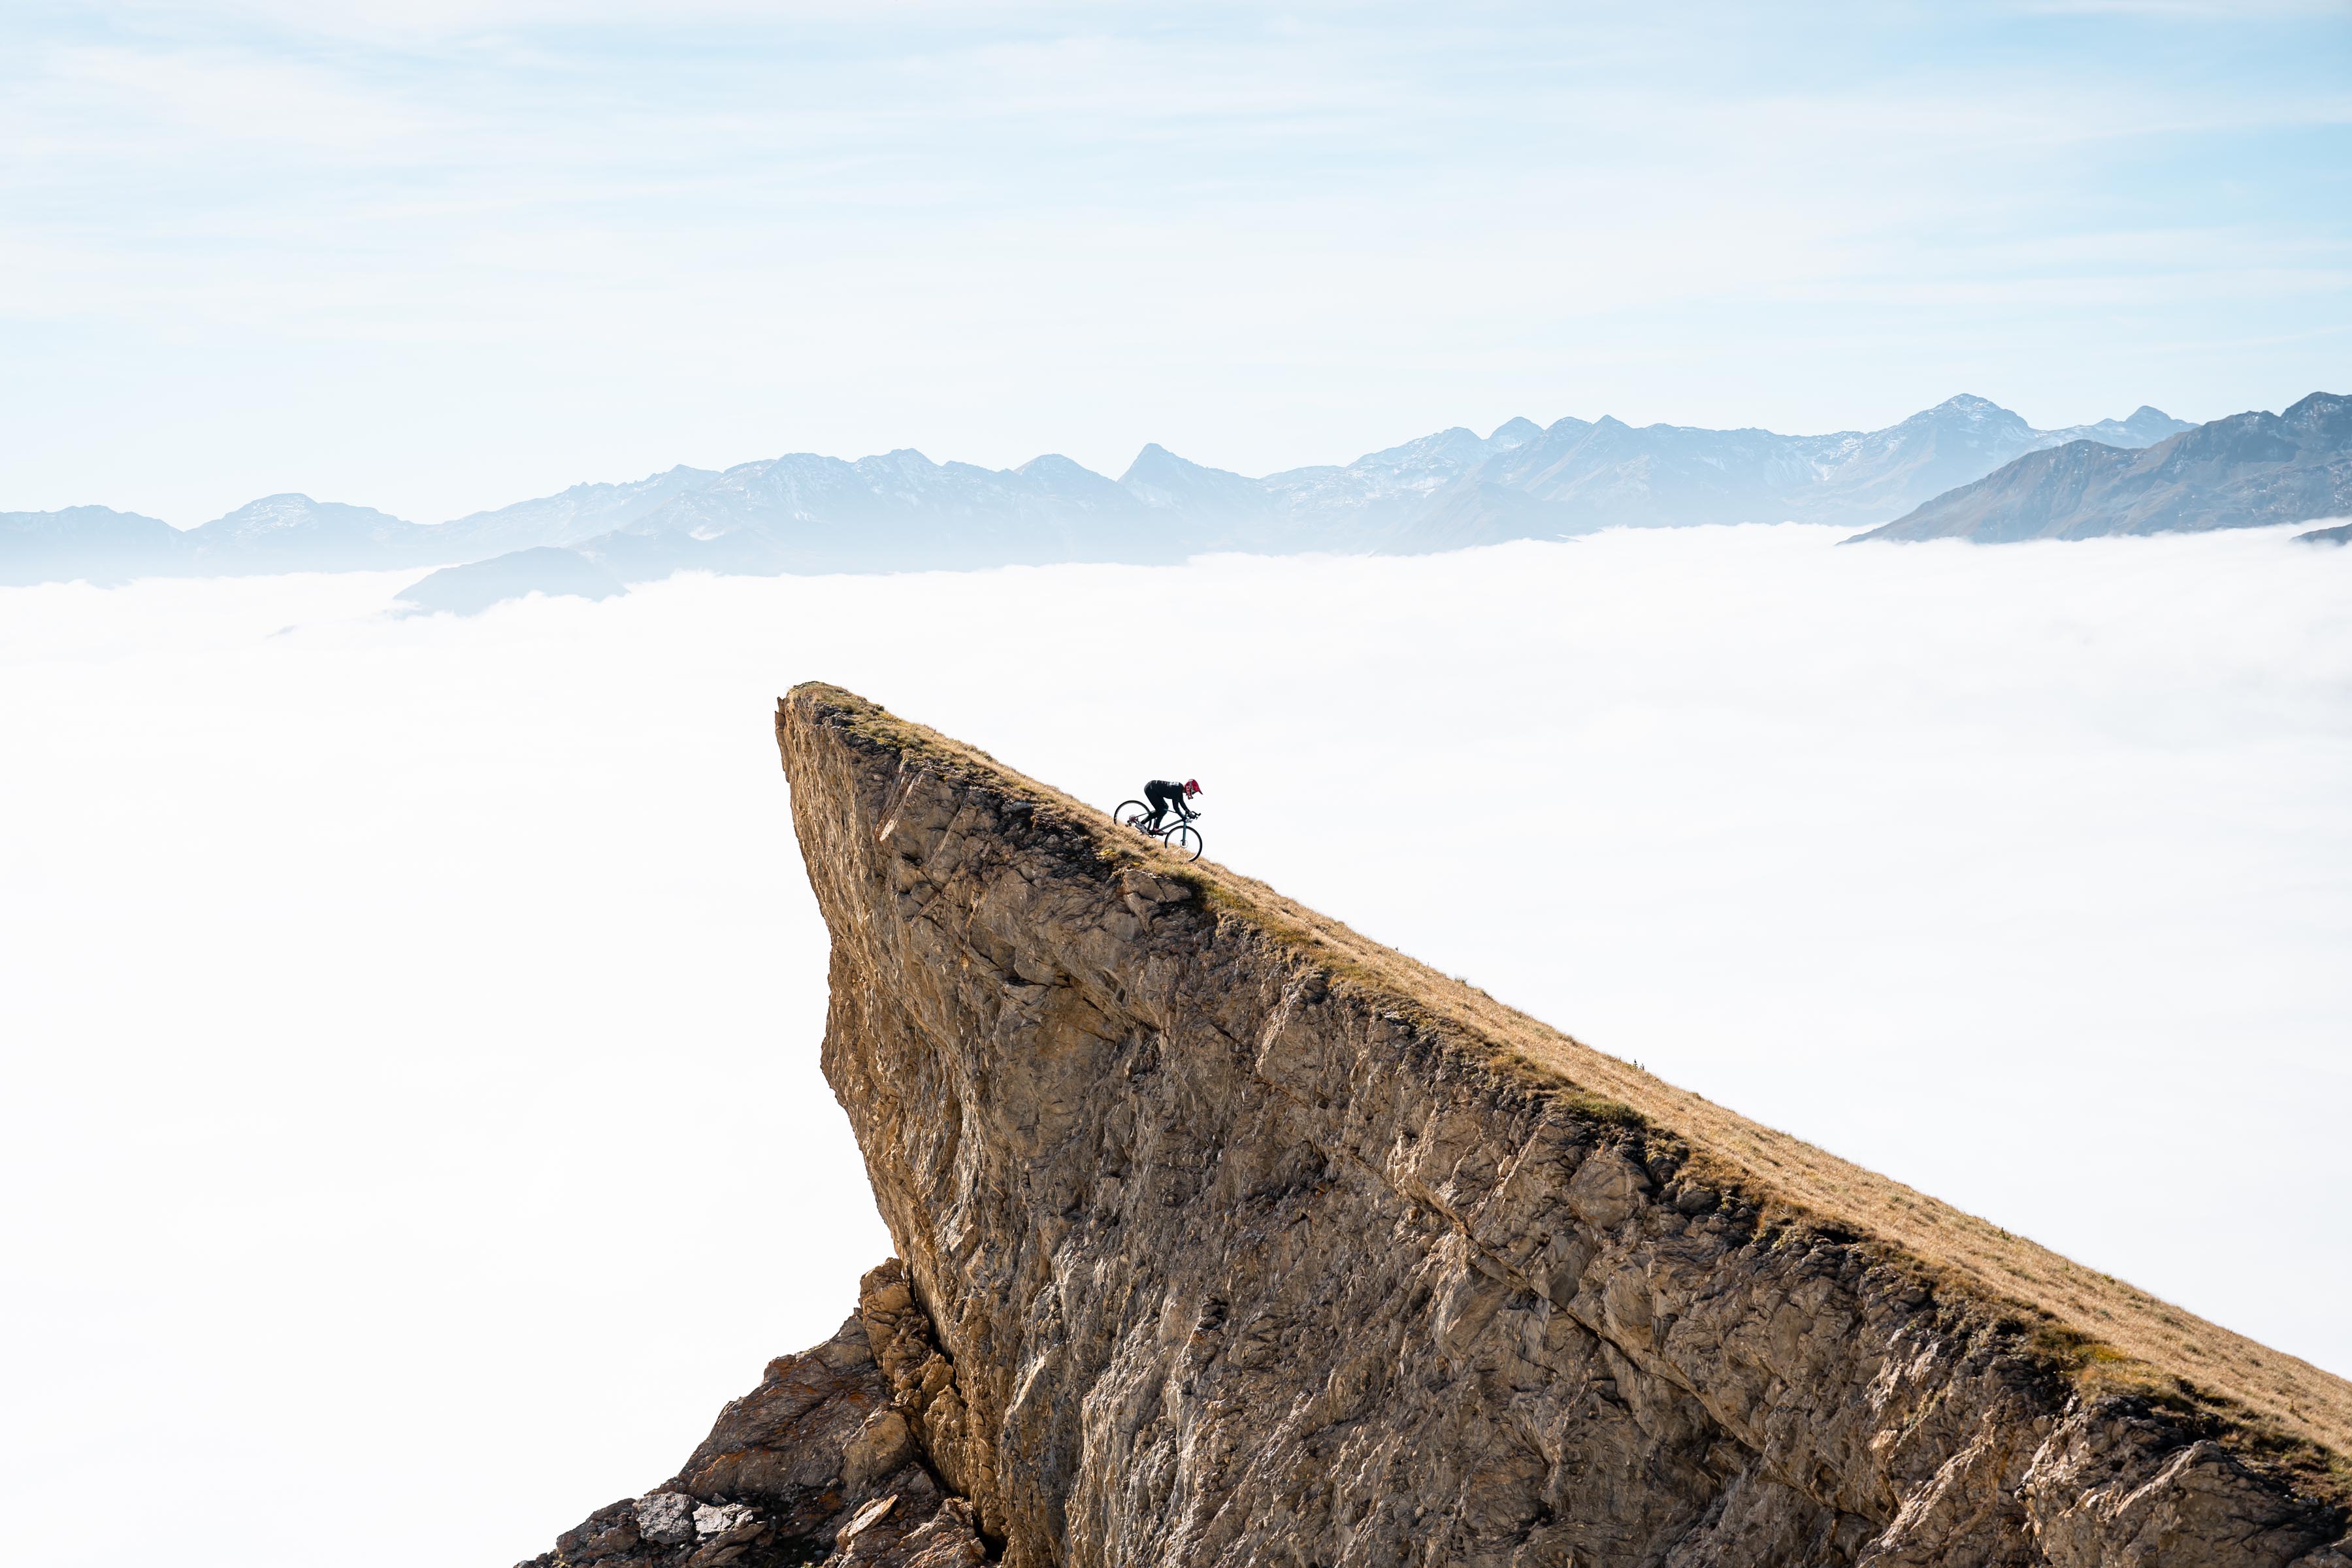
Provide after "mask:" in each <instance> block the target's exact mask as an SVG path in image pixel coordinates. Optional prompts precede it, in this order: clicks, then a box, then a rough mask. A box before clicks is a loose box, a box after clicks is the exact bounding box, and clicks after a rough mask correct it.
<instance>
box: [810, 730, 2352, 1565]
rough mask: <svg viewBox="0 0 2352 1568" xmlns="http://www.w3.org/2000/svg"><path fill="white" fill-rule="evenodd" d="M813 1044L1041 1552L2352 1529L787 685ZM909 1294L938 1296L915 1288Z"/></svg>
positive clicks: (1470, 1551) (1088, 839)
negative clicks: (805, 885) (822, 932)
mask: <svg viewBox="0 0 2352 1568" xmlns="http://www.w3.org/2000/svg"><path fill="white" fill-rule="evenodd" d="M777 728H778V737H779V742H780V744H781V745H782V752H783V758H784V765H785V770H786V772H787V773H788V774H789V776H790V779H791V784H792V793H793V814H794V819H795V823H796V826H797V828H798V831H799V836H800V841H801V845H802V848H803V855H804V857H805V859H806V862H807V866H808V869H809V875H810V878H811V880H812V882H813V883H814V888H815V890H816V895H817V899H818V901H819V903H820V905H821V906H822V908H823V910H824V917H825V920H826V922H827V924H828V926H829V928H830V930H831V933H832V939H833V959H832V989H833V1000H832V1011H831V1016H830V1018H829V1021H828V1025H827V1029H826V1036H825V1043H824V1070H825V1073H826V1075H827V1077H828V1079H830V1080H831V1082H832V1084H833V1086H834V1089H835V1092H836V1094H837V1095H838V1096H839V1098H840V1100H841V1101H842V1104H843V1105H844V1107H845V1109H846V1110H847V1111H848V1113H849V1116H850V1119H851V1121H852V1122H853V1124H854V1126H855V1129H856V1135H857V1139H858V1142H859V1144H860V1146H861V1148H862V1149H863V1151H864V1153H865V1158H866V1166H867V1169H868V1172H869V1173H870V1175H871V1177H872V1180H873V1184H874V1188H875V1194H876V1197H877V1202H878V1203H879V1205H880V1207H881V1210H882V1213H883V1215H884V1217H885V1219H886V1220H887V1223H888V1225H889V1227H890V1230H891V1233H892V1235H893V1237H894V1238H895V1239H896V1241H897V1244H898V1251H899V1253H900V1254H901V1256H902V1257H903V1258H905V1259H906V1260H907V1264H908V1271H909V1276H910V1281H911V1284H912V1287H913V1296H914V1297H915V1298H917V1299H919V1302H920V1305H921V1307H922V1308H924V1309H927V1310H928V1315H929V1320H930V1322H931V1324H932V1325H933V1326H934V1328H935V1330H936V1333H937V1337H938V1341H939V1343H940V1346H941V1347H942V1349H943V1351H944V1352H945V1355H946V1357H947V1358H949V1359H950V1360H951V1361H952V1363H953V1375H952V1378H951V1379H950V1380H946V1381H945V1382H943V1383H942V1388H941V1392H940V1394H936V1395H934V1396H933V1397H932V1398H931V1400H930V1402H929V1404H928V1405H925V1407H924V1408H923V1409H922V1410H921V1411H920V1412H919V1413H917V1414H916V1415H915V1416H914V1418H913V1421H912V1427H913V1430H914V1433H915V1436H916V1440H917V1442H918V1444H919V1446H920V1447H922V1449H923V1451H924V1452H925V1453H926V1454H927V1455H929V1457H930V1458H931V1460H932V1463H933V1464H934V1466H935V1467H936V1468H937V1470H938V1472H939V1474H940V1476H941V1478H942V1479H945V1480H946V1481H947V1482H948V1483H949V1485H950V1487H951V1488H952V1489H954V1490H956V1491H957V1492H959V1493H961V1495H963V1496H966V1497H968V1498H969V1499H970V1500H971V1503H972V1505H973V1507H974V1509H975V1510H976V1513H977V1517H978V1520H979V1523H980V1527H981V1530H982V1533H983V1535H984V1536H986V1537H987V1538H988V1539H989V1540H990V1541H991V1542H999V1543H1001V1545H1002V1550H1003V1560H1004V1561H1005V1562H1006V1563H1011V1564H1015V1565H1018V1568H1043V1565H1045V1564H1048V1563H1056V1564H1072V1565H1087V1568H1094V1565H1098V1564H1099V1565H1104V1568H1108V1565H1112V1564H1120V1565H1125V1564H1140V1563H1182V1564H1187V1565H1191V1568H1205V1565H1208V1564H1232V1565H1239V1564H1283V1565H1305V1564H1317V1565H1322V1568H1338V1565H1342V1564H1363V1565H1366V1568H1370V1565H1374V1564H1390V1563H1462V1564H1481V1565H1492V1568H1506V1565H1508V1568H1538V1565H1552V1568H1570V1565H1574V1568H1590V1565H1594V1564H1620V1563H1622V1564H1633V1563H1642V1564H1664V1565H1674V1568H1695V1565H1697V1564H1702V1563H1738V1564H1758V1565H1764V1564H1789V1565H1791V1568H1795V1565H1799V1564H1805V1565H1817V1564H1833V1563H1857V1564H1859V1563H1873V1564H1895V1563H1903V1564H1922V1565H1925V1564H1948V1565H1951V1568H1982V1565H1986V1564H2007V1563H2017V1564H2026V1563H2054V1564H2064V1565H2067V1568H2076V1565H2089V1564H2143V1563H2162V1564H2166V1565H2168V1568H2172V1565H2190V1564H2197V1565H2201V1564H2214V1565H2221V1564H2229V1565H2231V1568H2239V1565H2242V1568H2257V1565H2260V1568H2275V1565H2284V1564H2287V1563H2300V1564H2302V1565H2303V1568H2322V1565H2323V1564H2326V1565H2330V1568H2352V1552H2344V1551H2342V1550H2341V1549H2340V1548H2337V1547H2330V1546H2329V1545H2327V1544H2326V1543H2327V1542H2336V1541H2337V1540H2338V1538H2339V1537H2340V1536H2341V1534H2342V1531H2343V1527H2344V1522H2345V1521H2344V1519H2343V1516H2342V1514H2341V1513H2340V1511H2338V1510H2334V1509H2332V1508H2331V1507H2329V1506H2326V1505H2325V1504H2322V1503H2320V1502H2316V1501H2314V1500H2310V1499H2307V1498H2301V1497H2298V1496H2296V1495H2294V1493H2293V1492H2292V1491H2291V1490H2290V1489H2288V1488H2286V1487H2285V1486H2284V1484H2283V1483H2281V1482H2280V1481H2278V1480H2277V1479H2275V1478H2273V1477H2272V1476H2270V1475H2268V1474H2267V1473H2265V1472H2261V1471H2257V1470H2255V1469H2252V1468H2248V1466H2247V1465H2245V1464H2244V1463H2242V1462H2241V1461H2240V1460H2239V1459H2238V1458H2235V1457H2233V1456H2232V1455H2231V1453H2229V1452H2225V1451H2224V1450H2223V1449H2222V1448H2221V1447H2219V1446H2218V1445H2216V1444H2214V1443H2211V1442H2200V1441H2199V1440H2198V1439H2199V1434H2198V1433H2197V1432H2196V1431H2195V1430H2194V1429H2192V1428H2191V1427H2190V1426H2189V1424H2188V1423H2187V1422H2186V1421H2185V1420H2184V1419H2182V1418H2179V1417H2175V1416H2173V1415H2170V1414H2168V1412H2166V1411H2164V1410H2162V1409H2158V1408H2155V1407H2152V1406H2150V1405H2147V1404H2146V1403H2145V1402H2143V1401H2136V1400H2131V1399H2120V1398H2100V1399H2093V1400H2088V1401H2086V1400H2084V1398H2083V1397H2082V1396H2081V1395H2080V1394H2077V1393H2076V1392H2075V1390H2074V1387H2073V1385H2071V1384H2069V1383H2068V1382H2067V1381H2066V1379H2065V1378H2064V1377H2063V1376H2062V1375H2061V1374H2060V1373H2059V1371H2058V1370H2057V1368H2056V1367H2055V1365H2054V1364H2053V1363H2052V1362H2051V1361H2050V1360H2049V1359H2048V1357H2047V1356H2046V1355H2044V1354H2042V1353H2041V1352H2037V1351H2036V1350H2035V1348H2034V1346H2033V1345H2032V1343H2031V1342H2029V1341H2028V1339H2027V1338H2026V1337H2025V1336H2024V1334H2023V1333H2022V1331H2021V1330H2019V1329H2018V1327H2017V1326H2016V1325H2015V1324H2013V1323H2011V1324H2004V1323H2002V1322H2000V1321H1998V1320H1997V1318H1996V1316H1995V1315H1994V1314H1993V1313H1991V1312H1990V1311H1987V1310H1981V1309H1979V1308H1976V1307H1973V1306H1971V1305H1970V1304H1969V1302H1967V1301H1964V1300H1950V1299H1948V1297H1947V1295H1946V1294H1944V1293H1940V1292H1939V1290H1938V1289H1936V1288H1933V1282H1932V1281H1930V1280H1927V1279H1922V1278H1921V1277H1920V1276H1919V1275H1918V1274H1917V1273H1916V1271H1915V1270H1912V1269H1910V1268H1906V1266H1905V1264H1904V1261H1903V1259H1901V1258H1897V1257H1893V1256H1890V1255H1889V1254H1888V1253H1887V1252H1886V1251H1885V1249H1884V1248H1879V1247H1874V1246H1873V1245H1870V1244H1868V1243H1866V1242H1865V1241H1864V1240H1859V1239H1855V1238H1853V1237H1845V1236H1842V1235H1840V1234H1837V1233H1835V1232H1833V1231H1831V1230H1828V1229H1824V1228H1822V1227H1820V1226H1808V1225H1806V1224H1804V1223H1801V1219H1792V1218H1791V1217H1790V1216H1788V1215H1778V1214H1775V1213H1773V1212H1771V1211H1769V1209H1767V1208H1765V1207H1763V1206H1759V1204H1758V1203H1757V1202H1753V1201H1750V1200H1749V1199H1748V1198H1747V1197H1745V1196H1743V1195H1742V1193H1741V1191H1740V1190H1739V1189H1738V1185H1737V1184H1734V1183H1727V1182H1724V1181H1720V1180H1714V1179H1710V1178H1708V1177H1706V1175H1705V1174H1704V1173H1703V1171H1702V1162H1699V1161H1697V1160H1695V1159H1693V1158H1692V1156H1691V1155H1690V1152H1689V1151H1687V1150H1686V1149H1685V1148H1683V1147H1682V1146H1681V1145H1679V1144H1678V1143H1677V1142H1675V1140H1674V1139H1673V1138H1671V1137H1668V1136H1666V1135H1664V1134H1662V1133H1659V1132H1657V1131H1654V1130H1653V1129H1650V1128H1648V1127H1646V1126H1644V1125H1643V1124H1642V1123H1641V1122H1640V1121H1639V1120H1638V1119H1637V1118H1631V1117H1627V1116H1623V1115H1620V1114H1616V1113H1614V1112H1612V1110H1611V1108H1610V1107H1608V1106H1606V1105H1605V1104H1597V1103H1595V1102H1592V1101H1591V1100H1588V1099H1586V1098H1584V1097H1582V1096H1580V1095H1578V1094H1576V1093H1574V1092H1572V1091H1571V1090H1570V1089H1568V1088H1567V1086H1564V1085H1559V1084H1552V1083H1547V1082H1544V1081H1541V1080H1540V1079H1538V1078H1535V1077H1533V1076H1532V1075H1529V1074H1528V1073H1525V1072H1520V1071H1515V1070H1514V1069H1513V1068H1511V1066H1510V1065H1509V1064H1508V1063H1507V1062H1504V1061H1500V1060H1497V1059H1496V1058H1492V1057H1491V1056H1482V1055H1481V1054H1480V1053H1479V1052H1478V1051H1477V1050H1476V1049H1475V1048H1473V1044H1474V1043H1472V1042H1467V1041H1465V1040H1463V1039H1460V1038H1457V1037H1454V1036H1452V1035H1449V1034H1448V1033H1447V1032H1446V1031H1445V1029H1444V1027H1443V1026H1442V1025H1441V1024H1439V1023H1435V1022H1432V1021H1430V1020H1429V1019H1428V1018H1427V1017H1426V1016H1416V1015H1415V1014H1414V1012H1413V1011H1412V1008H1411V1007H1410V1006H1409V1005H1402V1004H1400V1002H1399V1001H1398V999H1397V998H1396V997H1394V996H1393V995H1392V994H1386V993H1383V992H1382V990H1381V987H1380V985H1379V984H1374V983H1370V982H1367V981H1365V980H1364V979H1363V978H1362V977H1360V976H1355V975H1350V974H1349V973H1344V972H1335V971H1334V969H1333V968H1332V966H1331V965H1330V964H1329V963H1328V962H1325V961H1324V960H1322V959H1318V956H1317V955H1316V953H1315V952H1314V951H1313V950H1312V948H1311V946H1303V945H1301V944H1299V943H1297V942H1292V941H1289V940H1287V939H1286V937H1285V936H1284V934H1283V933H1282V932H1281V931H1276V930H1273V929H1270V928H1269V927H1268V926H1267V924H1266V923H1265V921H1263V920H1260V919H1257V918H1255V917H1250V918H1244V915H1242V914H1239V913H1235V912H1234V911H1233V910H1229V909H1226V908H1225V907H1223V904H1222V903H1221V902H1219V901H1218V900H1216V899H1215V898H1214V897H1213V894H1212V893H1211V892H1209V891H1207V890H1205V889H1209V888H1210V887H1211V886H1212V884H1209V883H1206V882H1200V881H1193V882H1187V881H1186V880H1183V879H1181V873H1179V872H1176V871H1174V870H1172V869H1171V868H1167V867H1165V866H1158V865H1156V864H1155V863H1153V862H1151V861H1150V860H1149V859H1148V858H1143V857H1140V856H1134V855H1124V854H1122V852H1121V851H1120V849H1119V847H1118V845H1117V844H1116V843H1115V842H1113V841H1112V840H1110V839H1109V838H1108V834H1110V833H1111V832H1113V831H1115V830H1112V829H1110V828H1108V826H1104V825H1102V824H1101V823H1100V821H1099V819H1098V818H1095V819H1089V818H1087V817H1085V816H1082V815H1081V813H1080V812H1079V811H1077V810H1076V809H1075V808H1073V807H1071V806H1070V805H1067V803H1062V802H1059V801H1058V800H1057V799H1056V798H1055V797H1053V796H1051V795H1050V794H1049V793H1048V792H1045V791H1043V790H1042V789H1034V786H1033V787H1031V788H1025V789H1024V784H1023V781H1020V780H1018V779H1017V778H1015V777H1013V776H1011V775H1006V774H1003V773H1001V772H998V771H996V770H993V769H992V768H990V767H988V766H985V765H969V764H968V763H967V762H966V761H965V760H963V759H960V757H959V756H958V754H957V753H955V752H952V751H951V750H948V749H945V748H941V747H933V746H930V745H929V744H928V743H926V742H921V741H920V740H917V741H914V742H909V741H908V739H907V738H906V736H905V734H904V733H903V731H901V730H900V729H899V728H898V727H897V721H889V720H887V718H881V717H878V716H877V712H876V710H870V709H868V708H866V707H865V706H864V705H862V704H860V703H858V702H857V701H856V700H855V699H850V698H848V697H847V696H846V694H844V693H839V692H836V691H833V690H831V689H823V688H803V689H800V690H798V691H796V692H794V693H793V696H792V697H791V698H789V699H788V700H786V701H785V702H784V703H783V704H782V707H781V709H780V711H779V715H778V723H777ZM911 1305H913V1303H912V1302H910V1306H911Z"/></svg>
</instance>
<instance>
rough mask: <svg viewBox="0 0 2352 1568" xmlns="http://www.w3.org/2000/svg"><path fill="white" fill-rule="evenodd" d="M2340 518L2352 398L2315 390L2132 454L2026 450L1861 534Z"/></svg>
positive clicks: (2090, 448) (2351, 481)
mask: <svg viewBox="0 0 2352 1568" xmlns="http://www.w3.org/2000/svg"><path fill="white" fill-rule="evenodd" d="M2347 514H2352V397H2345V396H2341V395H2336V394H2331V393H2325V392H2315V393H2313V394H2312V395H2310V396H2309V397H2306V398H2305V399H2304V400H2303V401H2302V402H2300V403H2298V404H2296V405H2294V407H2292V408H2289V409H2288V410H2287V411H2286V412H2285V413H2284V414H2265V413H2262V412H2259V411H2257V412H2254V413H2250V414H2233V415H2231V416H2230V417H2229V418H2227V419H2216V420H2214V421H2213V422H2212V423H2211V424H2210V425H2199V426H2192V427H2190V428H2189V429H2187V430H2183V431H2181V432H2180V433H2179V434H2178V435H2176V436H2172V437H2168V438H2166V439H2164V440H2162V441H2158V442H2156V443H2154V444H2152V445H2149V446H2147V447H2142V448H2140V449H2138V450H2137V451H2126V450H2118V449H2117V448H2116V447H2114V446H2110V445H2101V444H2099V443H2097V442H2095V441H2074V442H2070V443H2068V444H2066V445H2064V446H2061V447H2053V448H2050V449H2047V450H2043V451H2037V452H2032V453H2029V454H2027V455H2026V456H2024V457H2021V458H2017V459H2016V460H2015V461H2013V462H2011V463H2008V464H2006V465H2004V466H2003V467H2001V468H1999V469H1997V470H1995V471H1994V472H1992V473H1990V474H1989V475H1987V476H1986V477H1985V478H1983V479H1979V480H1977V481H1975V482H1974V483H1973V484H1967V485H1962V486H1960V487H1959V488H1958V489H1954V490H1951V491H1949V492H1948V493H1947V494H1944V495H1940V496H1937V498H1936V499H1935V500H1931V501H1929V502H1927V504H1926V505H1925V506H1922V507H1920V508H1919V509H1918V510H1916V511H1913V512H1911V513H1910V514H1909V515H1907V516H1906V517H1902V518H1898V519H1897V520H1895V521H1893V522H1890V523H1888V524H1887V525H1886V526H1885V527H1884V528H1879V529H1874V530H1873V531H1870V532H1868V533H1866V534H1864V535H1863V536H1862V537H1863V538H1864V539H1970V540H1975V541H1977V542H1979V543H1988V544H1990V543H2005V542H2013V541H2017V540H2024V539H2095V538H2102V537H2105V536H2109V535H2114V534H2133V533H2169V532H2174V531H2186V530H2201V529H2214V528H2260V527H2263V526H2265V525H2268V524H2272V523H2283V522H2305V521H2311V520H2312V519H2315V518H2325V517H2343V516H2346V515H2347ZM2327 533H2328V531H2326V530H2322V531H2317V533H2315V535H2314V536H2312V537H2315V538H2323V539H2324V538H2325V537H2326V535H2327Z"/></svg>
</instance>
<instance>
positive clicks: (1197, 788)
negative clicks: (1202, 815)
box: [1184, 779, 1201, 795]
mask: <svg viewBox="0 0 2352 1568" xmlns="http://www.w3.org/2000/svg"><path fill="white" fill-rule="evenodd" d="M1184 793H1185V794H1186V795H1198V794H1200V793H1201V781H1200V780H1199V779H1186V780H1185V781H1184Z"/></svg>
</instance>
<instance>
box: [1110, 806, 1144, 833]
mask: <svg viewBox="0 0 2352 1568" xmlns="http://www.w3.org/2000/svg"><path fill="white" fill-rule="evenodd" d="M1150 815H1151V808H1150V806H1148V805H1144V804H1143V803H1142V802H1141V801H1139V800H1123V801H1120V802H1119V803H1118V810H1116V811H1114V812H1112V813H1111V814H1110V819H1111V820H1112V821H1113V822H1116V823H1118V825H1119V826H1121V827H1141V826H1143V819H1144V818H1145V817H1147V816H1150Z"/></svg>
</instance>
